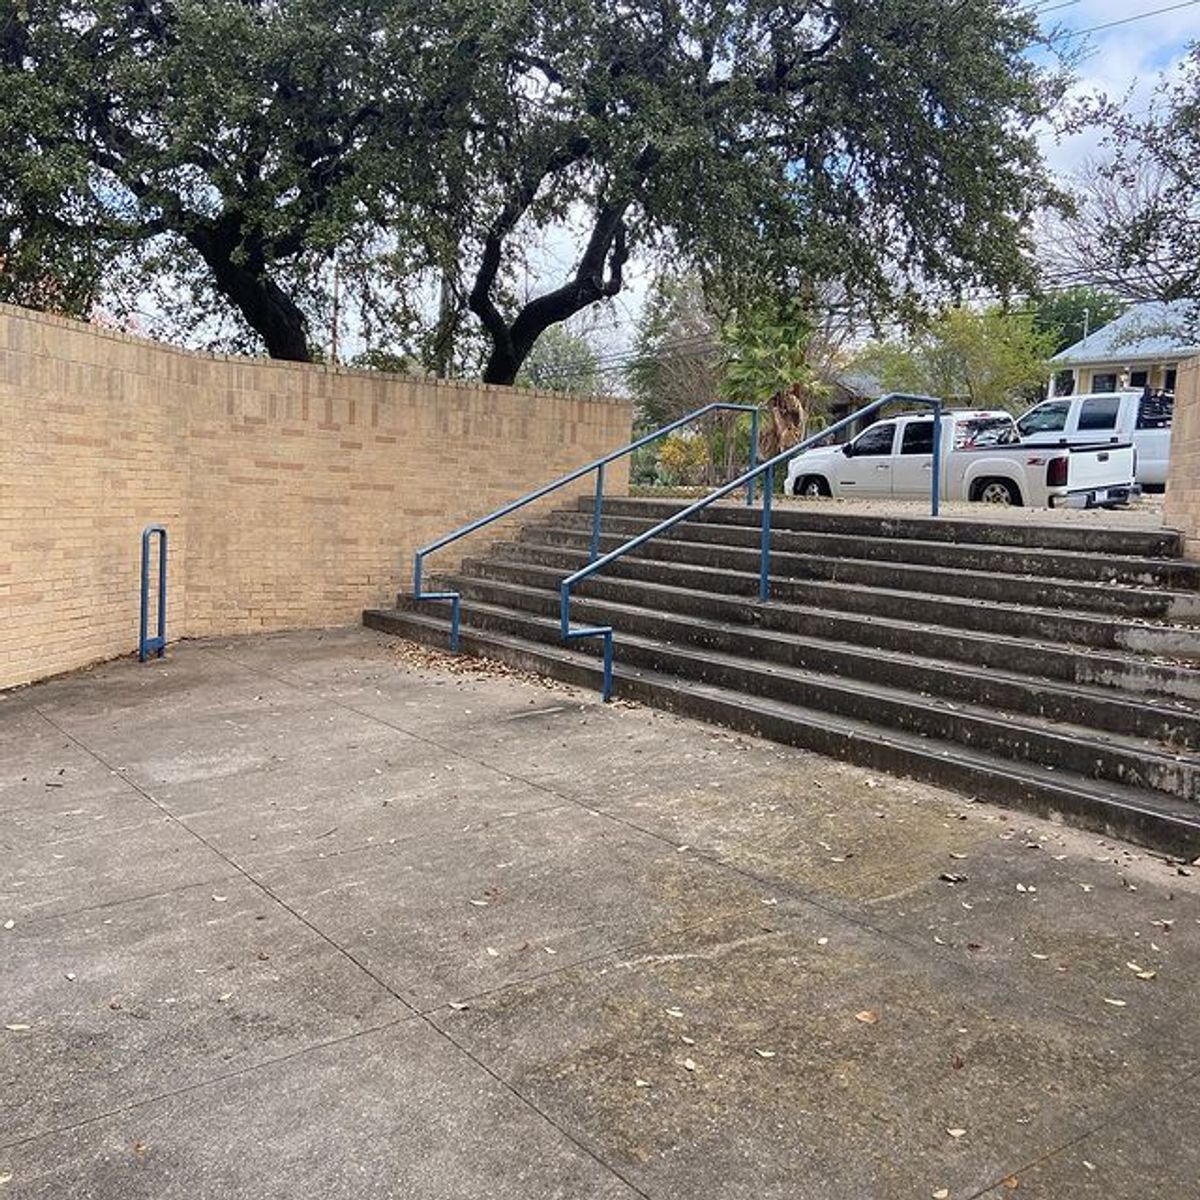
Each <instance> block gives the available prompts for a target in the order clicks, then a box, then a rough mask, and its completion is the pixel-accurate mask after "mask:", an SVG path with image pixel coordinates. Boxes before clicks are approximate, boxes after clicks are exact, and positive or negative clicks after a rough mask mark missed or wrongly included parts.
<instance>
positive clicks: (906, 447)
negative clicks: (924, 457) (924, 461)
mask: <svg viewBox="0 0 1200 1200" xmlns="http://www.w3.org/2000/svg"><path fill="white" fill-rule="evenodd" d="M900 453H901V454H932V453H933V422H932V421H909V423H908V424H907V425H905V427H904V435H903V437H901V439H900Z"/></svg>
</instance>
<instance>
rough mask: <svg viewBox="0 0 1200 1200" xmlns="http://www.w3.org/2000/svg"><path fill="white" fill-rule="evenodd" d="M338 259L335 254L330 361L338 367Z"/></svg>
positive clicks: (330, 326) (330, 325) (330, 327)
mask: <svg viewBox="0 0 1200 1200" xmlns="http://www.w3.org/2000/svg"><path fill="white" fill-rule="evenodd" d="M339 299H340V296H339V295H338V260H337V255H336V254H335V255H334V256H333V317H332V319H331V320H330V324H329V361H330V362H331V363H332V364H333V365H334V366H335V367H336V366H337V365H338V317H339V315H340V314H339V312H338V301H339Z"/></svg>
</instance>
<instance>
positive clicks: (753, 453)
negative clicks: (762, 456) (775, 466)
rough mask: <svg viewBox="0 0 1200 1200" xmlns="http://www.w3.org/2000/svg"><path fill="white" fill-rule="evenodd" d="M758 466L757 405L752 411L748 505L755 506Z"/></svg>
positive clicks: (747, 484) (747, 485) (747, 487)
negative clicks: (755, 470)
mask: <svg viewBox="0 0 1200 1200" xmlns="http://www.w3.org/2000/svg"><path fill="white" fill-rule="evenodd" d="M757 466H758V408H757V406H756V407H755V408H754V410H753V411H752V412H751V413H750V467H749V470H750V472H751V475H750V478H749V480H748V481H747V482H746V507H747V508H752V507H753V506H754V488H755V485H756V484H757V483H758V476H757V475H755V474H754V473H753V472H754V468H755V467H757Z"/></svg>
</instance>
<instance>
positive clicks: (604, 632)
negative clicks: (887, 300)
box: [559, 392, 942, 700]
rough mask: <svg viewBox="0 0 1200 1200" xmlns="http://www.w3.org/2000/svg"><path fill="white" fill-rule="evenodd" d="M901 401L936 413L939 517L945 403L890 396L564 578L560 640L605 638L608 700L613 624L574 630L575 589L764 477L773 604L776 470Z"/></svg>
mask: <svg viewBox="0 0 1200 1200" xmlns="http://www.w3.org/2000/svg"><path fill="white" fill-rule="evenodd" d="M897 402H902V403H905V404H928V405H930V406H931V407H932V408H933V464H932V467H933V470H932V474H933V478H932V481H931V487H930V491H931V495H930V509H931V513H932V515H933V516H935V517H936V516H937V515H938V500H939V494H940V490H941V488H940V485H941V471H942V438H941V433H942V402H941V401H940V400H937V399H934V397H932V396H916V395H910V394H908V393H906V392H889V393H887V395H885V396H880V397H879V398H878V399H877V400H872V401H871V403H870V404H865V405H863V407H862V408H860V409H858V410H857V411H856V412H853V413H851V414H850V415H849V416H848V417H844V418H843V419H842V420H840V421H837V422H835V423H834V424H833V425H830V426H829V427H828V428H826V429H822V430H821V431H820V433H816V434H814V435H813V436H812V437H809V438H805V439H804V440H803V441H802V442H798V443H797V444H796V445H795V446H791V447H789V448H788V449H787V450H784V451H781V452H780V453H779V454H776V455H775V456H774V457H773V458H769V459H767V460H766V462H762V463H757V464H755V463H751V465H750V469H749V470H748V471H746V473H745V474H744V475H739V476H738V478H737V479H734V480H733V481H732V482H730V483H727V484H724V485H722V486H721V487H719V488H717V489H716V490H715V491H713V492H710V493H709V494H708V495H707V496H705V497H704V498H703V499H702V500H697V501H696V502H695V503H694V504H689V505H688V506H687V508H684V509H681V510H680V511H679V512H677V513H673V514H672V515H671V516H669V517H667V518H666V520H664V521H660V522H659V523H658V524H657V525H655V526H654V527H653V528H651V529H647V530H645V531H644V532H643V533H639V534H638V535H637V536H636V537H633V538H630V539H629V541H627V542H625V543H624V544H623V545H621V546H618V547H617V548H616V549H615V550H610V551H609V552H608V553H607V554H605V555H604V556H603V557H601V558H597V557H596V556H595V554H594V553H593V555H592V558H591V561H590V562H589V563H588V565H587V566H586V567H581V568H580V569H579V570H578V571H576V572H575V573H574V574H573V575H568V576H567V578H566V579H564V580H563V581H562V583H560V584H559V615H560V618H561V621H562V636H563V640H564V641H568V642H570V641H575V640H577V639H579V638H585V637H600V638H603V639H604V688H603V694H604V699H605V700H607V699H609V697H610V696H611V695H612V672H613V628H612V626H611V625H596V626H590V627H586V628H581V629H572V628H571V589H572V588H573V587H575V586H576V585H577V584H580V583H582V582H583V581H584V580H585V579H588V578H590V577H591V576H592V575H595V574H596V572H597V571H602V570H603V569H604V568H605V567H607V566H608V565H609V564H610V563H613V562H616V560H617V559H618V558H621V557H622V556H623V555H625V554H628V553H629V551H631V550H636V549H637V548H638V547H639V546H641V545H644V544H645V543H646V542H648V541H650V539H651V538H654V537H657V536H658V535H659V534H660V533H665V532H666V531H667V530H668V529H670V528H672V527H673V526H675V525H678V524H679V523H680V521H686V520H687V519H688V517H691V516H694V515H695V514H696V513H698V512H700V511H702V510H703V509H705V508H707V507H708V506H709V505H710V504H712V503H714V502H715V501H717V500H720V499H722V497H724V496H728V495H729V493H730V492H734V491H736V490H737V489H738V488H740V487H742V486H743V485H744V484H748V485H749V486H750V487H751V488H753V486H754V481H755V480H757V478H758V477H759V476H760V475H762V476H764V479H763V504H762V535H761V537H760V539H759V571H758V598H759V600H760V601H762V602H763V603H765V602H766V601H767V600H768V599H769V593H770V575H771V497H772V493H773V491H774V486H775V468H776V467H777V466H780V465H782V464H783V463H785V462H787V461H788V460H789V459H791V458H795V456H796V455H797V454H800V453H802V452H803V451H805V450H807V449H809V448H810V447H811V446H814V445H816V444H817V443H818V442H820V441H823V440H824V439H825V438H827V437H829V436H830V435H832V434H835V433H837V432H838V431H839V430H841V429H845V428H846V427H847V426H849V425H852V424H853V423H854V422H855V421H859V420H861V419H862V418H863V417H865V416H868V415H869V414H870V413H873V412H875V411H877V410H878V409H880V408H882V407H883V406H884V405H885V404H892V403H897Z"/></svg>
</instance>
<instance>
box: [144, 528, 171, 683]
mask: <svg viewBox="0 0 1200 1200" xmlns="http://www.w3.org/2000/svg"><path fill="white" fill-rule="evenodd" d="M154 537H157V538H158V632H157V633H156V634H155V635H154V636H153V637H151V636H150V541H151V539H152V538H154ZM166 652H167V528H166V526H165V525H147V526H146V528H145V529H143V530H142V604H141V616H140V619H139V622H138V662H145V661H146V659H148V658H149V657H150V655H151V654H157V655H158V657H159V658H162V656H163V655H164V654H166Z"/></svg>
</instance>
